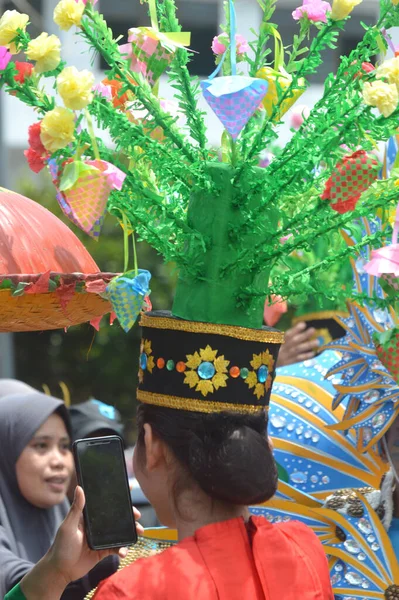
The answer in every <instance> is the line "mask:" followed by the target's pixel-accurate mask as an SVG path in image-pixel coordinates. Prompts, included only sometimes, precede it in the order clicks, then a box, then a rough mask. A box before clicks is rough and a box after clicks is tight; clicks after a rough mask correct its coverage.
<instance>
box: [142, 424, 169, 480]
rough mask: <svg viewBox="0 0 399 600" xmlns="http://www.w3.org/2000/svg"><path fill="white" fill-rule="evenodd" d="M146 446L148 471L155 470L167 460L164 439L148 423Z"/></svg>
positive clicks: (145, 429) (146, 426) (146, 427)
mask: <svg viewBox="0 0 399 600" xmlns="http://www.w3.org/2000/svg"><path fill="white" fill-rule="evenodd" d="M144 446H145V458H146V468H147V471H153V470H154V469H156V468H157V467H158V466H159V465H160V463H161V462H162V461H164V460H165V456H164V447H163V443H162V441H161V440H160V439H159V438H158V436H157V435H155V434H154V432H153V430H152V427H151V425H149V424H148V423H145V424H144Z"/></svg>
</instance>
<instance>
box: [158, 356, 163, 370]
mask: <svg viewBox="0 0 399 600" xmlns="http://www.w3.org/2000/svg"><path fill="white" fill-rule="evenodd" d="M164 366H165V359H164V358H158V360H157V367H158V369H163V368H164Z"/></svg>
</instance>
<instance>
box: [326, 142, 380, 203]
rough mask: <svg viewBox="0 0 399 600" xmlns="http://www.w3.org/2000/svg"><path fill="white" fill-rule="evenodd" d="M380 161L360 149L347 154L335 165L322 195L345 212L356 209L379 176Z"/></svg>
mask: <svg viewBox="0 0 399 600" xmlns="http://www.w3.org/2000/svg"><path fill="white" fill-rule="evenodd" d="M379 169H380V163H379V161H378V159H377V158H376V157H375V156H371V155H369V154H367V152H365V151H364V150H358V151H357V152H354V153H353V154H351V155H350V156H345V157H344V158H343V159H342V160H341V161H340V162H339V163H338V164H337V165H336V167H335V169H334V171H333V173H332V175H331V177H330V178H329V179H328V181H327V183H326V187H325V190H324V192H323V195H322V196H321V199H322V200H330V201H331V204H330V206H331V208H332V209H333V210H336V211H337V212H339V213H341V214H343V213H346V212H348V211H350V210H354V209H355V207H356V204H357V202H358V200H359V198H360V196H361V195H362V194H363V192H365V191H366V190H367V189H368V188H369V187H370V185H371V184H372V183H374V181H376V179H377V178H378V171H379Z"/></svg>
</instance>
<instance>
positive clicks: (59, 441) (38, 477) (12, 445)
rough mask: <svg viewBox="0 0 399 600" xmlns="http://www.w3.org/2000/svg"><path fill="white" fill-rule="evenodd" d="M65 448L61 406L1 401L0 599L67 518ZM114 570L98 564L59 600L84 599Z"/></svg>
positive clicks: (30, 395)
mask: <svg viewBox="0 0 399 600" xmlns="http://www.w3.org/2000/svg"><path fill="white" fill-rule="evenodd" d="M70 444H71V430H70V423H69V417H68V413H67V409H66V408H65V406H64V403H63V402H62V401H61V400H57V399H56V398H52V397H51V396H46V395H45V394H41V393H39V392H35V391H34V390H32V391H30V390H28V391H27V392H25V393H17V394H15V393H12V394H10V395H8V396H4V397H2V398H1V399H0V598H3V597H4V595H5V594H6V593H7V592H8V591H9V590H10V589H12V587H13V586H14V585H15V584H16V583H18V582H19V581H20V580H21V579H22V577H23V576H24V575H25V574H26V573H27V572H28V571H30V569H31V568H32V567H33V566H34V564H36V563H37V562H38V561H39V560H40V559H41V558H42V557H43V556H44V554H45V553H46V552H47V551H48V549H49V548H50V546H51V544H52V542H53V540H54V537H55V534H56V532H57V529H58V527H59V526H60V524H61V522H62V521H63V519H64V517H65V516H66V514H67V512H68V508H69V503H68V501H67V499H66V493H67V489H68V486H69V482H70V479H71V475H72V472H73V459H72V454H71V451H70ZM116 568H117V559H116V557H112V558H111V561H109V562H108V563H104V562H103V563H100V565H98V567H97V568H96V569H93V571H92V572H91V573H90V574H89V575H88V576H86V577H85V578H83V579H81V580H79V581H77V582H73V583H72V584H70V585H69V586H68V588H67V589H66V590H65V592H64V595H63V600H67V599H68V600H72V599H73V600H80V599H83V598H84V597H85V595H86V594H87V592H88V591H89V590H90V589H92V587H93V584H94V585H97V584H98V583H99V581H100V580H101V579H103V578H104V577H107V576H109V575H110V574H111V573H113V572H114V571H115V570H116Z"/></svg>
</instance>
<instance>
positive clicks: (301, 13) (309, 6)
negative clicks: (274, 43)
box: [292, 0, 331, 23]
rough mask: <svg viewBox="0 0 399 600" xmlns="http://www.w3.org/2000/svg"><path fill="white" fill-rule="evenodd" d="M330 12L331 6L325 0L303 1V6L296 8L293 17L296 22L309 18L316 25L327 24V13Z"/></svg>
mask: <svg viewBox="0 0 399 600" xmlns="http://www.w3.org/2000/svg"><path fill="white" fill-rule="evenodd" d="M330 11H331V6H330V4H329V3H328V2H324V0H303V2H302V6H299V7H298V8H296V9H295V10H294V12H293V13H292V16H293V17H294V19H295V20H296V21H298V20H299V19H303V18H304V17H307V18H308V19H309V21H313V22H314V23H327V13H328V12H330Z"/></svg>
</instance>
